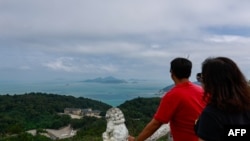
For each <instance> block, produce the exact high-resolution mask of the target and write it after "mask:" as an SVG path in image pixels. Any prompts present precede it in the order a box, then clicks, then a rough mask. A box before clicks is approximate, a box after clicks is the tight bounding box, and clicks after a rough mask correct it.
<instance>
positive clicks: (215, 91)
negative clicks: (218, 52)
mask: <svg viewBox="0 0 250 141" xmlns="http://www.w3.org/2000/svg"><path fill="white" fill-rule="evenodd" d="M201 78H202V85H203V88H204V100H206V102H207V106H206V107H205V109H204V110H203V112H202V114H201V116H200V118H199V120H198V121H197V123H196V125H195V131H196V134H197V135H198V136H199V140H200V141H203V140H205V141H222V140H226V139H228V137H227V136H228V131H229V130H228V129H230V128H234V127H246V126H250V89H249V85H248V82H247V80H246V78H245V77H244V75H243V73H242V72H241V71H240V69H239V67H238V66H237V65H236V63H235V62H234V61H233V60H231V59H229V58H226V57H216V58H208V59H206V60H205V61H204V62H203V63H202V72H201ZM249 132H250V131H249Z"/></svg>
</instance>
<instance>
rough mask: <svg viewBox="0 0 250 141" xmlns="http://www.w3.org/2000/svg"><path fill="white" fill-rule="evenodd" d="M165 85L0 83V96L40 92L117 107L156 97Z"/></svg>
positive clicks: (160, 83) (156, 83)
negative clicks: (134, 100)
mask: <svg viewBox="0 0 250 141" xmlns="http://www.w3.org/2000/svg"><path fill="white" fill-rule="evenodd" d="M166 85H167V84H166V83H165V82H163V81H157V80H155V81H149V80H145V81H138V82H128V83H118V84H117V83H93V82H91V83H89V82H80V81H68V82H66V81H53V82H33V83H31V82H0V94H1V95H3V94H10V95H13V94H24V93H30V92H42V93H50V94H59V95H71V96H74V97H84V98H90V99H93V100H98V101H101V102H104V103H107V104H109V105H111V106H114V107H115V106H119V105H120V104H122V103H124V102H125V101H126V100H131V99H134V98H137V97H157V96H159V95H156V94H157V92H158V91H159V90H160V89H162V88H163V87H165V86H166Z"/></svg>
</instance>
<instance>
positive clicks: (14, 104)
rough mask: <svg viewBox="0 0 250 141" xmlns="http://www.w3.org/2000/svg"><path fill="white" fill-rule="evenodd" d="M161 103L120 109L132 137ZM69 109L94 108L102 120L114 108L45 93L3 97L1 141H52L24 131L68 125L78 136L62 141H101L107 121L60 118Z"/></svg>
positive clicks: (128, 103) (0, 101) (155, 101)
mask: <svg viewBox="0 0 250 141" xmlns="http://www.w3.org/2000/svg"><path fill="white" fill-rule="evenodd" d="M159 102H160V98H136V99H133V100H130V101H126V102H124V103H123V104H121V105H120V106H118V107H119V108H120V109H121V110H122V111H123V113H124V115H125V118H126V126H127V128H128V130H129V133H130V134H131V135H138V133H139V131H141V130H142V128H143V127H144V126H145V125H146V123H147V122H149V121H150V120H151V118H152V116H153V114H154V112H155V110H156V108H157V106H158V104H159ZM68 107H70V108H83V109H84V108H92V109H95V110H99V111H102V113H101V115H102V116H104V115H105V112H106V111H107V110H108V109H109V108H111V106H110V105H107V104H105V103H102V102H99V101H95V100H91V99H87V98H82V97H80V98H75V97H73V96H63V95H56V94H45V93H29V94H23V95H0V141H17V140H18V141H34V140H35V141H52V140H51V139H50V138H47V137H45V136H42V135H36V136H32V135H30V134H28V133H25V131H27V130H30V129H37V131H40V132H41V131H43V129H45V128H50V129H58V128H60V127H63V126H65V125H68V124H71V126H72V127H73V128H74V129H78V131H77V135H76V136H74V137H72V138H68V139H63V140H60V141H89V140H91V141H101V140H102V133H103V132H104V131H105V130H106V119H105V118H104V117H103V118H100V119H98V118H94V117H84V118H81V119H71V118H70V117H69V116H68V115H58V113H61V112H63V110H64V108H68ZM13 135H14V136H13Z"/></svg>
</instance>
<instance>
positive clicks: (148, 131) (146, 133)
mask: <svg viewBox="0 0 250 141" xmlns="http://www.w3.org/2000/svg"><path fill="white" fill-rule="evenodd" d="M161 125H162V123H161V122H159V121H157V120H155V119H154V118H153V119H152V120H151V121H150V122H149V123H148V124H147V126H146V127H145V128H144V129H143V130H142V132H141V133H140V134H139V136H138V137H137V140H136V141H144V140H146V139H147V138H148V137H150V136H151V135H152V134H153V133H154V132H155V131H156V130H157V129H158V128H160V126H161Z"/></svg>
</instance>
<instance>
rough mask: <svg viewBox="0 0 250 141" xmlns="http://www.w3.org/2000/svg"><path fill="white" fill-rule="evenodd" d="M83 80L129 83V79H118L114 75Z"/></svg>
mask: <svg viewBox="0 0 250 141" xmlns="http://www.w3.org/2000/svg"><path fill="white" fill-rule="evenodd" d="M82 82H95V83H127V81H125V80H123V79H118V78H115V77H112V76H108V77H104V78H102V77H98V78H95V79H87V80H84V81H82Z"/></svg>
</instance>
